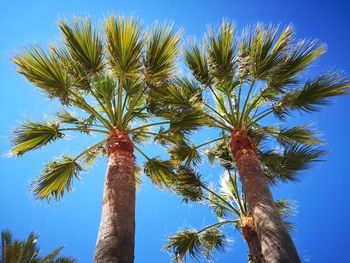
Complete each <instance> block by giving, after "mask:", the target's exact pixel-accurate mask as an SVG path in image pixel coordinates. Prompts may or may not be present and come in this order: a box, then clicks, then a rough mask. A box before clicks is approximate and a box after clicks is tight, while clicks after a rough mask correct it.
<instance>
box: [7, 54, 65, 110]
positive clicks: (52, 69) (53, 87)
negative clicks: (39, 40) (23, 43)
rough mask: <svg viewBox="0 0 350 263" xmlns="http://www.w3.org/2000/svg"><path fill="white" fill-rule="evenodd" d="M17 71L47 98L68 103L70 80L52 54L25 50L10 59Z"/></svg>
mask: <svg viewBox="0 0 350 263" xmlns="http://www.w3.org/2000/svg"><path fill="white" fill-rule="evenodd" d="M12 61H13V62H14V63H15V64H16V65H17V66H18V67H17V71H18V72H19V73H20V74H22V75H24V76H25V77H26V78H27V79H28V80H29V81H30V82H31V83H33V84H34V85H36V86H37V87H39V88H40V89H41V90H43V91H44V92H45V94H46V95H48V97H49V98H59V99H60V100H61V102H62V103H64V104H67V103H68V97H69V89H70V86H71V84H70V80H69V75H68V69H67V68H66V67H63V65H62V63H61V61H60V60H59V59H58V58H57V56H55V54H54V53H53V52H49V53H48V54H46V53H45V52H44V51H43V50H42V49H41V48H39V47H31V48H27V49H25V50H24V51H21V52H19V53H18V54H17V56H14V57H13V58H12Z"/></svg>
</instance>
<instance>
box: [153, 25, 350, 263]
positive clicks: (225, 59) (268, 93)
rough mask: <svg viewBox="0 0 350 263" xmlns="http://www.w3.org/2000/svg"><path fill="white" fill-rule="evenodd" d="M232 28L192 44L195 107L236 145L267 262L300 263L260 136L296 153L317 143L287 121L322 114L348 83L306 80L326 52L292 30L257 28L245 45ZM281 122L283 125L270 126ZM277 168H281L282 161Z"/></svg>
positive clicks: (331, 77)
mask: <svg viewBox="0 0 350 263" xmlns="http://www.w3.org/2000/svg"><path fill="white" fill-rule="evenodd" d="M234 28H235V27H234V25H233V24H231V23H230V22H226V21H223V22H222V24H221V26H219V27H214V28H212V29H209V31H208V33H207V36H206V38H205V41H204V46H203V47H202V46H201V45H199V44H197V43H193V42H192V43H189V46H188V48H187V49H186V50H185V51H184V58H185V62H186V64H187V66H188V67H189V69H190V71H191V73H192V75H193V76H194V78H195V80H193V79H189V80H186V81H185V82H186V83H185V84H186V85H187V84H189V83H190V84H191V85H192V86H194V87H196V95H195V98H196V99H195V100H194V102H193V104H196V109H197V110H198V111H199V110H202V113H203V115H205V116H206V117H207V119H208V121H207V123H209V126H211V127H215V128H219V129H220V130H221V131H222V133H223V134H220V136H219V137H218V138H216V139H214V140H213V141H215V140H221V139H225V140H226V145H227V146H230V147H229V149H230V154H231V155H232V156H233V159H234V162H235V165H236V166H237V169H238V171H239V176H240V179H241V182H242V187H243V192H244V195H245V197H246V200H247V204H248V206H249V208H250V213H251V216H252V218H253V219H254V222H255V227H256V231H257V233H258V237H259V240H260V243H261V248H262V253H263V255H264V258H265V260H266V261H267V262H300V259H299V256H298V253H297V250H296V248H295V246H294V244H293V241H292V239H291V237H290V235H289V233H288V230H287V228H286V226H285V225H284V223H283V220H282V218H281V216H280V214H279V212H278V208H277V206H276V205H275V202H274V200H273V198H272V194H271V191H270V189H269V186H268V180H267V177H266V173H265V172H266V169H264V167H262V165H261V162H262V159H261V156H259V153H258V148H257V147H256V142H255V141H254V134H260V135H261V136H264V137H268V138H269V145H270V146H272V148H277V149H280V151H284V150H286V151H289V150H290V149H293V146H292V145H293V143H302V144H309V145H312V144H315V143H318V140H317V134H315V133H314V132H313V131H312V130H310V129H309V128H308V127H306V126H295V127H291V128H290V127H288V126H287V125H286V124H285V123H286V121H287V117H288V116H290V115H291V114H292V113H305V112H313V111H317V110H319V108H320V107H319V106H321V105H325V104H328V103H329V102H330V98H331V97H334V96H338V95H343V94H345V93H346V90H347V88H348V87H349V86H350V82H349V79H348V78H347V77H346V76H344V75H343V74H341V73H339V72H335V71H328V72H325V73H323V74H321V75H319V76H317V77H315V78H312V79H306V80H305V75H304V74H303V73H304V72H305V70H306V69H307V68H309V66H310V64H311V63H312V62H313V61H314V60H315V59H317V58H318V57H320V56H321V55H322V54H324V53H325V49H326V48H325V46H324V45H323V44H320V43H319V42H317V41H309V40H299V41H297V40H296V39H295V33H294V29H293V27H292V26H290V25H289V26H287V27H286V28H284V29H283V30H282V31H281V32H280V30H279V29H278V27H274V26H268V27H266V26H264V25H262V24H257V25H256V26H255V27H254V28H251V29H246V30H244V31H243V33H242V35H241V37H240V38H235V36H234ZM181 85H182V84H181ZM210 95H211V96H210ZM176 103H177V100H176V99H175V100H174V105H175V104H176ZM163 107H164V108H165V109H167V108H168V106H166V105H163ZM158 108H159V107H158ZM169 110H170V109H169ZM158 114H160V115H161V116H162V113H161V112H158ZM274 117H275V118H274ZM276 121H277V122H279V125H271V122H272V123H273V122H276ZM268 123H270V125H267V124H268ZM178 147H181V148H183V153H182V158H184V159H186V158H188V157H189V156H191V157H196V156H195V147H194V146H193V145H191V144H187V145H179V146H178ZM291 147H292V148H291ZM227 148H228V147H227ZM271 154H275V153H273V152H271ZM273 165H276V166H277V167H280V168H283V163H279V162H278V159H276V160H275V161H274V162H273V163H270V166H273ZM265 168H266V167H265Z"/></svg>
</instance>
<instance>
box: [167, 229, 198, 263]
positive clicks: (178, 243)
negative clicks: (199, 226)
mask: <svg viewBox="0 0 350 263" xmlns="http://www.w3.org/2000/svg"><path fill="white" fill-rule="evenodd" d="M163 248H164V249H165V250H168V251H173V253H174V257H175V258H174V259H175V262H177V263H182V262H183V259H184V257H185V256H186V254H187V253H188V254H189V255H190V256H191V257H192V258H194V259H195V260H197V259H198V257H199V255H200V252H201V241H200V237H199V234H198V233H197V231H196V230H195V229H193V230H181V231H178V232H177V233H176V234H175V235H173V236H171V237H169V243H167V244H166V245H165V246H164V247H163Z"/></svg>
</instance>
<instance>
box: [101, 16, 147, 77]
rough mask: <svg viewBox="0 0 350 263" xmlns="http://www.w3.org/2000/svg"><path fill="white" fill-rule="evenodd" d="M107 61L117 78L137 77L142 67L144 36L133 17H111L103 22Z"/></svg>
mask: <svg viewBox="0 0 350 263" xmlns="http://www.w3.org/2000/svg"><path fill="white" fill-rule="evenodd" d="M105 36H106V41H107V49H108V59H109V61H110V63H111V66H112V70H113V72H114V73H115V75H116V76H118V77H123V78H131V77H134V76H137V75H139V74H140V73H141V72H140V70H141V67H142V49H143V47H144V36H143V34H142V28H141V26H140V22H139V21H138V20H137V19H136V18H135V17H123V16H118V17H115V16H111V17H109V18H108V19H107V20H106V22H105Z"/></svg>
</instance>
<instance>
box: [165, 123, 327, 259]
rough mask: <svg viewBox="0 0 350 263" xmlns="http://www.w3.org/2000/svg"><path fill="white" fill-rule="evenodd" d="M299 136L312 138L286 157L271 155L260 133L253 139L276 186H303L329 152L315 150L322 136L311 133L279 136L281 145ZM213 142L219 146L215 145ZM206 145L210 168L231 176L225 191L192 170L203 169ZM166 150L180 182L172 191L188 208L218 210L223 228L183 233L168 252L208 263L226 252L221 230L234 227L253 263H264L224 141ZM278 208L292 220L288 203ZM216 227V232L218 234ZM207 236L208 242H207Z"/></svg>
mask: <svg viewBox="0 0 350 263" xmlns="http://www.w3.org/2000/svg"><path fill="white" fill-rule="evenodd" d="M295 132H298V133H299V134H301V133H302V132H304V133H305V134H308V137H305V136H304V142H303V143H295V142H293V143H292V144H291V145H289V146H287V147H285V149H284V150H283V151H280V150H276V149H270V148H269V147H268V146H269V143H268V137H267V136H264V134H261V133H255V134H252V135H251V136H252V137H253V138H254V141H255V142H256V147H257V154H258V156H259V158H260V160H261V163H262V167H263V170H264V173H265V176H266V178H267V180H268V182H269V183H270V184H271V185H278V184H279V183H280V182H288V181H296V180H298V174H299V173H300V172H301V171H302V170H305V169H307V168H309V167H310V166H311V164H312V163H314V162H316V161H319V160H320V157H321V156H322V155H324V154H325V151H324V150H322V149H321V148H320V147H318V146H314V145H313V144H320V143H321V141H319V140H317V139H316V138H315V137H314V135H316V134H317V133H316V132H315V131H312V130H308V129H306V127H294V128H293V130H291V131H289V132H287V133H279V134H278V139H279V140H283V139H285V138H287V137H286V136H285V134H288V136H289V137H290V136H292V134H293V133H295ZM294 135H296V134H294ZM306 139H307V140H306ZM213 142H216V143H215V144H213ZM207 145H210V148H209V149H208V150H205V151H204V153H205V155H207V157H208V160H209V161H210V163H211V164H212V165H213V164H214V163H215V162H217V163H218V164H219V165H220V166H222V167H223V168H224V169H225V170H226V176H225V177H224V178H223V179H222V180H221V181H220V184H221V189H220V191H217V190H215V189H213V188H212V187H210V186H208V185H207V184H205V183H204V182H203V180H201V178H202V176H200V175H199V174H198V173H196V172H195V171H194V169H193V168H190V165H194V166H198V163H199V162H200V161H201V152H200V151H199V150H200V149H201V148H202V147H204V146H207ZM167 146H168V151H169V153H170V154H171V158H172V160H173V161H174V163H176V164H178V165H179V168H178V176H177V177H176V179H175V180H174V181H173V187H172V188H173V189H174V191H175V192H177V193H178V194H180V195H181V196H182V197H183V200H184V201H185V202H188V201H194V202H197V203H205V204H207V205H209V207H212V208H214V211H215V214H216V215H217V217H218V219H219V223H217V224H214V225H212V226H209V227H206V228H204V229H202V230H200V231H191V233H192V236H191V234H190V233H189V232H188V231H179V232H178V233H177V234H176V235H175V236H173V237H170V240H171V241H170V242H169V243H168V244H167V245H166V246H165V248H166V249H168V250H169V249H173V250H174V254H175V259H176V260H177V261H180V262H181V261H182V259H183V257H184V256H185V254H186V252H187V253H188V252H189V254H190V255H192V256H195V254H196V253H195V252H194V251H197V252H201V253H202V254H204V255H205V256H206V257H208V256H210V255H211V254H212V252H213V250H215V249H223V248H224V244H225V239H224V235H223V233H222V232H221V231H218V228H219V227H221V226H223V225H225V224H229V225H232V224H233V225H234V226H235V227H236V228H238V229H240V231H241V233H242V235H243V238H244V240H245V241H246V242H247V244H248V247H249V250H250V253H249V255H250V260H251V261H252V262H255V263H260V262H265V259H264V257H263V255H262V252H261V244H260V241H259V239H258V235H257V232H256V228H255V224H254V219H253V218H252V216H251V214H250V211H249V206H248V204H247V201H246V199H245V198H244V196H243V194H242V193H241V191H240V190H239V189H240V188H239V186H238V181H237V172H238V171H237V167H235V166H234V160H233V158H232V156H231V155H230V151H229V148H228V144H227V139H225V136H223V138H219V139H215V140H212V141H208V142H206V143H202V144H200V145H197V146H195V145H193V143H192V145H190V143H187V144H186V143H184V142H182V143H173V142H172V141H169V142H167ZM276 205H277V207H278V208H279V210H280V212H283V213H282V215H290V214H289V213H286V212H288V211H289V210H288V209H287V206H286V205H288V203H287V202H286V201H284V200H280V201H279V202H277V203H276ZM232 217H234V218H232ZM214 227H215V229H213V228H214ZM208 231H209V232H208ZM215 233H216V235H215ZM207 234H209V236H206V235H207ZM192 238H194V239H192ZM194 241H196V242H194ZM215 242H217V243H215ZM189 244H191V245H189ZM195 244H197V245H196V246H197V248H195V247H193V246H194V245H195ZM216 244H218V245H216ZM208 246H209V247H208ZM209 248H210V249H209Z"/></svg>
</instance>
